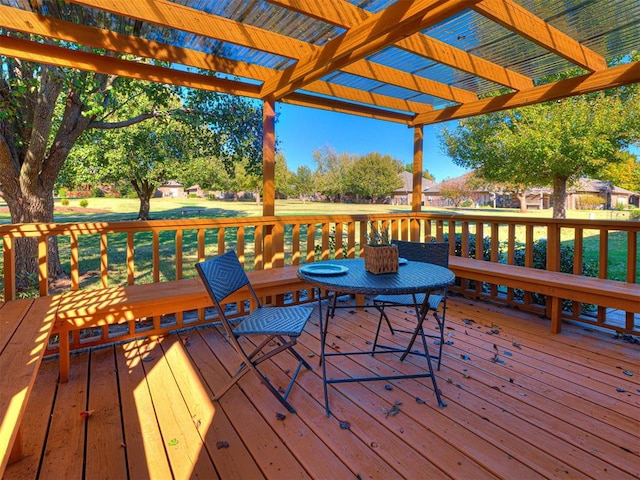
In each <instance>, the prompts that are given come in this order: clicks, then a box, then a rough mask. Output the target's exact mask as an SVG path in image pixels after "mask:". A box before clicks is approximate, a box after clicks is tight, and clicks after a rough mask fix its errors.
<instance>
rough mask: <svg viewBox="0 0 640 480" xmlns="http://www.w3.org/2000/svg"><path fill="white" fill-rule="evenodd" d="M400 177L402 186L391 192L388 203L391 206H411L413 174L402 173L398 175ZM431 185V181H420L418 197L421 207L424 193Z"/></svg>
mask: <svg viewBox="0 0 640 480" xmlns="http://www.w3.org/2000/svg"><path fill="white" fill-rule="evenodd" d="M400 177H401V178H402V186H401V187H400V188H398V189H397V190H396V191H395V192H393V194H392V195H391V201H390V203H391V204H392V205H411V204H412V199H413V174H412V173H411V172H406V171H403V172H402V173H400ZM431 184H433V182H432V181H431V180H426V179H424V178H423V179H422V188H421V189H420V191H421V192H422V194H421V196H420V201H421V202H422V204H423V205H425V194H424V192H425V190H427V188H428V187H429V185H431Z"/></svg>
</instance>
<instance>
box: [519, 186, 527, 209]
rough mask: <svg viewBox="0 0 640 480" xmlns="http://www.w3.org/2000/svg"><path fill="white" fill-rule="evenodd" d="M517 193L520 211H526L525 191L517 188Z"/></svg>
mask: <svg viewBox="0 0 640 480" xmlns="http://www.w3.org/2000/svg"><path fill="white" fill-rule="evenodd" d="M517 195H518V201H519V202H520V213H527V192H526V191H524V190H519V191H518V193H517Z"/></svg>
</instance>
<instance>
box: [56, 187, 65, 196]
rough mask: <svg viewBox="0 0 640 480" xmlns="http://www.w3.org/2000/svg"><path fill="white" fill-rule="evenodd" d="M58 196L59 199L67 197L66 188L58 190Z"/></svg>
mask: <svg viewBox="0 0 640 480" xmlns="http://www.w3.org/2000/svg"><path fill="white" fill-rule="evenodd" d="M58 196H59V197H66V196H67V189H66V188H61V189H59V190H58Z"/></svg>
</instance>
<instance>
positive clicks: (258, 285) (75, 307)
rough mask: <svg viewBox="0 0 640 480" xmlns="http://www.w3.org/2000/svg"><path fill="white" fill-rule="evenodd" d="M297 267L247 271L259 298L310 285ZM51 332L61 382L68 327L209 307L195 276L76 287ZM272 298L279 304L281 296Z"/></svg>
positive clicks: (244, 294) (245, 295) (64, 297)
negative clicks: (56, 337) (57, 340)
mask: <svg viewBox="0 0 640 480" xmlns="http://www.w3.org/2000/svg"><path fill="white" fill-rule="evenodd" d="M297 271H298V267H297V266H289V267H283V268H272V269H268V270H254V271H251V272H247V276H248V277H249V281H250V282H251V285H252V286H253V288H254V289H255V290H256V293H257V294H258V297H259V298H265V297H274V296H275V297H278V296H282V295H283V294H285V293H289V292H293V291H296V290H303V289H305V288H310V287H309V286H308V285H306V284H305V283H304V282H303V281H301V280H300V279H299V278H298V276H297ZM59 297H60V302H59V305H58V310H57V313H56V320H55V325H54V329H53V332H54V333H59V334H60V381H61V382H66V381H67V380H68V378H69V361H70V345H69V332H70V331H71V330H77V329H81V328H88V327H97V326H103V325H112V324H116V323H123V322H127V321H131V320H136V319H139V318H146V317H153V316H159V315H162V314H166V313H171V312H180V311H189V310H197V309H200V308H207V307H211V306H212V302H211V299H210V298H209V295H208V294H207V292H206V290H205V288H204V286H203V285H202V282H201V281H200V279H199V278H191V279H184V280H173V281H169V282H160V283H149V284H141V285H128V286H124V287H111V288H105V289H100V290H78V291H73V292H66V293H63V294H60V295H59ZM248 299H249V291H248V289H246V288H245V289H244V290H241V291H239V292H236V293H235V294H234V295H232V296H230V297H229V299H228V300H227V303H235V302H239V301H244V300H248ZM276 303H281V300H279V301H277V302H276Z"/></svg>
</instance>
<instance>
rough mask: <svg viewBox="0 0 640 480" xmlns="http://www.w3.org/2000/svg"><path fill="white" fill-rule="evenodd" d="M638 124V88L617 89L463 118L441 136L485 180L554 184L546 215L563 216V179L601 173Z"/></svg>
mask: <svg viewBox="0 0 640 480" xmlns="http://www.w3.org/2000/svg"><path fill="white" fill-rule="evenodd" d="M639 131H640V107H639V105H638V97H637V94H635V93H633V92H629V91H628V90H620V92H619V93H616V92H606V93H605V92H601V93H598V94H594V95H589V96H582V97H573V98H567V99H564V100H560V101H557V102H550V103H546V104H542V105H535V106H530V107H524V108H519V109H514V110H511V111H505V112H498V113H493V114H489V115H484V116H479V117H473V118H469V119H466V120H462V121H460V122H459V124H458V127H457V128H456V129H455V130H454V131H450V130H448V129H446V128H445V129H443V130H442V132H441V144H442V146H443V149H444V151H445V152H446V153H447V154H449V155H450V156H451V157H452V158H453V160H454V162H455V163H456V164H458V165H460V166H463V167H466V168H470V169H473V170H475V171H476V172H477V174H478V175H479V176H480V177H482V178H484V179H485V180H487V181H490V182H503V183H507V184H511V185H518V186H520V187H521V188H522V189H525V188H530V187H534V186H539V187H541V186H551V187H553V197H552V200H553V216H554V218H564V217H565V214H566V212H565V200H566V191H567V185H568V184H570V183H571V182H573V181H576V180H578V179H579V178H580V177H583V176H591V177H598V176H600V175H601V174H602V172H603V169H604V167H605V166H606V165H607V164H608V163H615V162H617V161H618V160H619V159H620V158H621V157H620V152H621V151H622V150H623V149H624V148H625V147H627V146H628V145H630V144H633V143H636V144H637V143H638V141H639V138H638V132H639Z"/></svg>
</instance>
